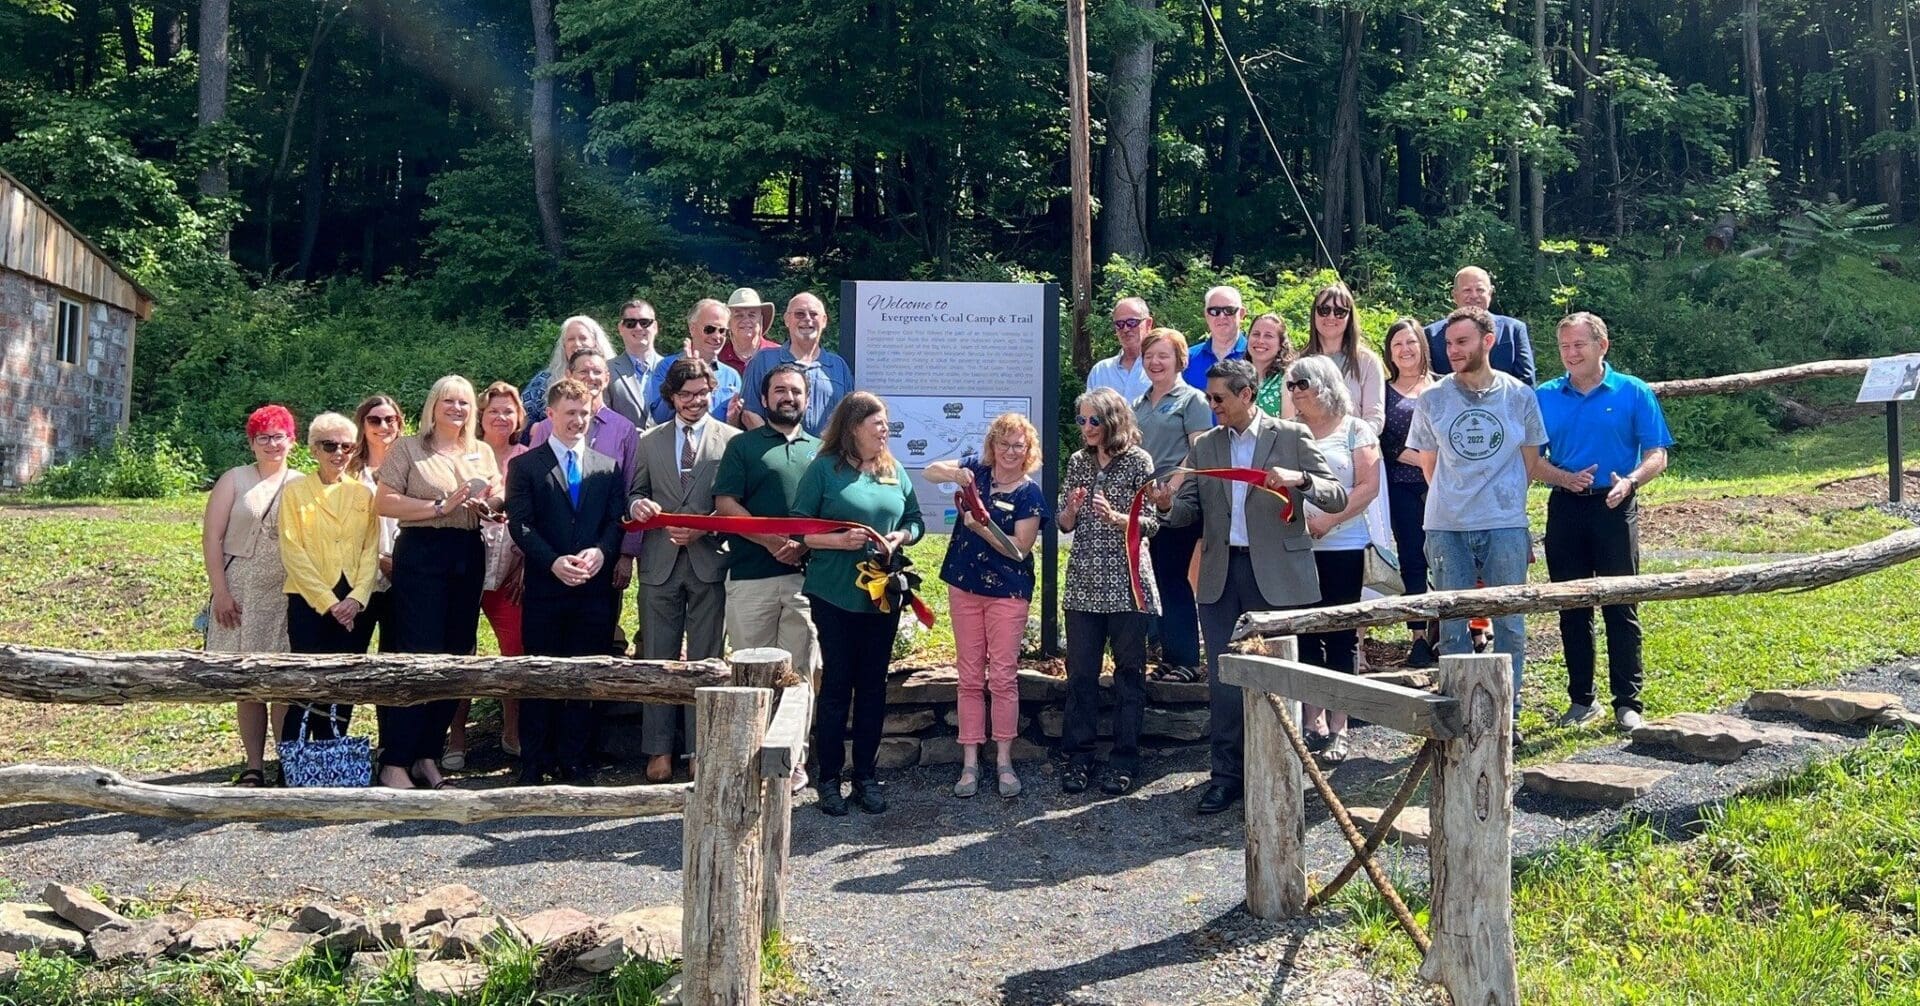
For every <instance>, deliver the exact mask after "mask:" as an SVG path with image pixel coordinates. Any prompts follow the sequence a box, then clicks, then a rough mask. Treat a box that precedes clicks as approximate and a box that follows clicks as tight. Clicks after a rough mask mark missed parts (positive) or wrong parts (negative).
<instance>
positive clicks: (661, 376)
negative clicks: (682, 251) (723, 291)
mask: <svg viewBox="0 0 1920 1006" xmlns="http://www.w3.org/2000/svg"><path fill="white" fill-rule="evenodd" d="M731 315H732V312H731V311H729V310H727V305H725V304H722V303H720V302H719V301H717V300H714V299H713V298H711V297H709V298H707V299H705V300H702V301H700V302H699V303H697V304H695V305H693V310H692V311H689V312H687V342H686V345H684V346H682V347H680V352H678V353H675V354H673V355H672V356H669V357H667V358H666V359H664V360H661V361H660V365H659V366H657V367H655V368H653V374H652V376H651V379H650V380H649V381H648V382H647V387H646V389H645V394H646V402H647V408H648V409H649V410H650V411H651V414H652V416H653V421H654V422H655V423H666V422H671V421H672V419H673V413H674V405H673V402H672V401H671V400H670V399H669V398H668V396H666V395H665V394H663V393H662V391H663V388H664V385H665V384H666V379H667V371H669V370H671V369H673V365H674V363H675V362H676V361H678V360H679V359H680V358H681V357H683V356H697V357H699V358H700V359H702V360H705V361H707V363H708V365H709V366H711V367H712V368H713V401H712V412H711V414H712V416H713V418H715V419H718V420H720V421H721V422H723V423H726V424H727V425H728V426H732V427H736V428H737V427H739V425H740V413H741V411H742V410H743V409H744V408H745V407H746V399H745V398H743V397H742V396H741V394H740V386H741V382H740V372H739V371H737V370H735V369H733V368H732V367H729V366H727V365H726V364H724V363H721V362H720V348H721V347H722V346H725V345H726V344H727V323H728V321H729V320H730V318H731ZM756 355H757V354H756Z"/></svg>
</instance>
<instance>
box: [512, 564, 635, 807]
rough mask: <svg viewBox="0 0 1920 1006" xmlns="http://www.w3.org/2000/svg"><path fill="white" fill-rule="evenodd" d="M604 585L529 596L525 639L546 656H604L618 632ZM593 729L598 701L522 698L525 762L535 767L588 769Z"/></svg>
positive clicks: (522, 760)
mask: <svg viewBox="0 0 1920 1006" xmlns="http://www.w3.org/2000/svg"><path fill="white" fill-rule="evenodd" d="M605 592H607V591H606V588H605V587H604V586H603V587H601V588H600V589H599V590H592V589H588V588H573V589H572V590H569V591H568V593H566V594H564V595H561V596H559V597H537V598H536V597H528V598H526V599H525V602H524V605H525V606H524V607H523V608H522V609H521V611H522V617H521V629H520V637H521V641H522V642H523V643H524V644H525V646H526V650H527V652H528V653H530V654H536V655H539V656H543V657H599V656H605V655H606V652H607V640H608V639H610V638H612V635H613V606H612V604H611V603H610V602H609V601H607V600H603V599H601V598H600V597H599V596H595V595H598V594H601V593H605ZM593 731H594V715H593V703H592V702H589V701H587V700H585V699H522V700H520V765H521V768H522V769H525V770H532V771H535V772H558V771H566V772H574V773H579V772H585V771H587V770H589V769H591V768H592V765H591V763H590V756H591V751H592V740H593Z"/></svg>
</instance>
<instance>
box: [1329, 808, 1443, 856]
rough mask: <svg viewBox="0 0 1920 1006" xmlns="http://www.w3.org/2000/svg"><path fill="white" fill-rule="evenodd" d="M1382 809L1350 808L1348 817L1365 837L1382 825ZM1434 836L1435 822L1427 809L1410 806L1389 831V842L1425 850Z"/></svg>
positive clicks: (1402, 811)
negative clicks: (1428, 841) (1428, 814)
mask: <svg viewBox="0 0 1920 1006" xmlns="http://www.w3.org/2000/svg"><path fill="white" fill-rule="evenodd" d="M1384 809H1385V808H1381V807H1348V808H1347V816H1348V817H1351V818H1353V823H1354V826H1355V827H1357V828H1359V829H1360V833H1361V834H1363V835H1371V834H1373V829H1374V828H1375V827H1376V826H1378V825H1379V823H1380V815H1381V813H1382V812H1383V811H1384ZM1432 835H1433V822H1432V820H1431V819H1430V818H1428V816H1427V808H1425V807H1413V806H1409V807H1406V808H1405V809H1403V810H1401V811H1400V813H1399V814H1398V815H1396V816H1395V817H1394V819H1393V824H1392V825H1391V826H1389V828H1388V830H1387V841H1389V842H1398V843H1400V844H1401V845H1408V846H1413V847H1415V848H1419V849H1424V848H1426V847H1427V840H1428V839H1429V838H1431V837H1432Z"/></svg>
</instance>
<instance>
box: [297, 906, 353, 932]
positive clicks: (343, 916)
mask: <svg viewBox="0 0 1920 1006" xmlns="http://www.w3.org/2000/svg"><path fill="white" fill-rule="evenodd" d="M358 921H360V917H359V916H357V915H354V914H352V913H351V912H343V911H341V910H340V909H338V908H335V907H333V906H332V905H322V904H319V903H317V902H316V903H314V904H311V905H307V906H306V907H304V908H302V909H300V911H299V913H297V914H296V915H294V917H293V931H294V932H296V933H319V934H320V935H322V936H325V935H326V934H328V933H331V932H334V931H336V930H339V929H344V928H346V927H347V926H349V925H352V924H353V923H355V922H358Z"/></svg>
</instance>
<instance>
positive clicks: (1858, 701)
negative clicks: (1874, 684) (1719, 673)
mask: <svg viewBox="0 0 1920 1006" xmlns="http://www.w3.org/2000/svg"><path fill="white" fill-rule="evenodd" d="M1902 708H1905V706H1904V705H1903V704H1902V703H1901V701H1900V696H1898V695H1894V694H1892V693H1891V692H1836V691H1826V690H1822V689H1817V688H1783V689H1772V690H1768V691H1759V692H1754V693H1753V695H1752V697H1750V698H1748V699H1747V709H1748V710H1749V711H1752V712H1767V713H1793V714H1794V715H1796V716H1805V717H1806V718H1808V719H1810V720H1818V721H1820V722H1822V723H1864V722H1866V721H1868V720H1871V719H1873V718H1874V717H1875V716H1878V715H1879V714H1881V713H1883V712H1886V711H1888V710H1891V709H1902Z"/></svg>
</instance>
